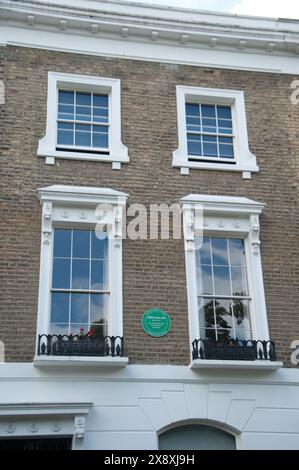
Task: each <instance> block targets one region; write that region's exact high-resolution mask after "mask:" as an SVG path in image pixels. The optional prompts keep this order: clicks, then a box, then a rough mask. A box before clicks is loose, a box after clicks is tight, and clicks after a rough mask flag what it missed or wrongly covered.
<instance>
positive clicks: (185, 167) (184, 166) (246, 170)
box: [172, 155, 259, 179]
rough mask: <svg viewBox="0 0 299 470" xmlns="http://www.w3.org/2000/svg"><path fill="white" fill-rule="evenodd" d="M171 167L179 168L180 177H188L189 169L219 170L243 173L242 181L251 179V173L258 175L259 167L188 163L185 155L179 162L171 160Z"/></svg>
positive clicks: (233, 164)
mask: <svg viewBox="0 0 299 470" xmlns="http://www.w3.org/2000/svg"><path fill="white" fill-rule="evenodd" d="M172 166H173V167H174V168H180V169H181V174H182V175H189V172H190V169H199V170H220V171H238V172H240V173H243V179H251V173H258V172H259V167H258V166H256V165H252V166H249V165H241V164H240V163H217V162H190V161H188V156H187V155H186V156H185V157H184V158H183V159H182V157H181V158H180V160H179V161H177V160H176V159H174V160H173V162H172Z"/></svg>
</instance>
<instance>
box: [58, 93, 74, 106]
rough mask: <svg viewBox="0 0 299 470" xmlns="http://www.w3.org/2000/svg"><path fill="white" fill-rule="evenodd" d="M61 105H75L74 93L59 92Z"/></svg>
mask: <svg viewBox="0 0 299 470" xmlns="http://www.w3.org/2000/svg"><path fill="white" fill-rule="evenodd" d="M58 101H59V103H64V104H65V103H67V104H74V92H73V91H61V90H60V91H59V93H58Z"/></svg>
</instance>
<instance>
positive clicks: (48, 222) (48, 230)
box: [42, 202, 53, 245]
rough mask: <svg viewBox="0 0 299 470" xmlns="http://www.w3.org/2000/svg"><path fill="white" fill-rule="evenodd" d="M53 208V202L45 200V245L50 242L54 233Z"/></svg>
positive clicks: (43, 226)
mask: <svg viewBox="0 0 299 470" xmlns="http://www.w3.org/2000/svg"><path fill="white" fill-rule="evenodd" d="M52 210H53V205H52V202H45V203H44V204H43V219H42V239H43V244H44V245H49V244H50V239H51V234H52Z"/></svg>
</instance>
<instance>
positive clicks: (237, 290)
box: [231, 268, 248, 296]
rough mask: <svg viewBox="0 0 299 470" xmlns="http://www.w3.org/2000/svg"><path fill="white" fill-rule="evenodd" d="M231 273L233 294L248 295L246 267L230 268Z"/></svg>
mask: <svg viewBox="0 0 299 470" xmlns="http://www.w3.org/2000/svg"><path fill="white" fill-rule="evenodd" d="M231 273H232V290H233V292H232V293H233V295H235V296H242V295H248V288H247V273H246V268H232V269H231Z"/></svg>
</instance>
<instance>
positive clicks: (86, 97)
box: [76, 92, 91, 106]
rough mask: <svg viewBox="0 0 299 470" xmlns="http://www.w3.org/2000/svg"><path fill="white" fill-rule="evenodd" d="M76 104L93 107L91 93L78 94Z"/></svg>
mask: <svg viewBox="0 0 299 470" xmlns="http://www.w3.org/2000/svg"><path fill="white" fill-rule="evenodd" d="M76 104H77V105H82V104H83V105H87V106H91V94H90V93H82V92H77V93H76Z"/></svg>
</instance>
